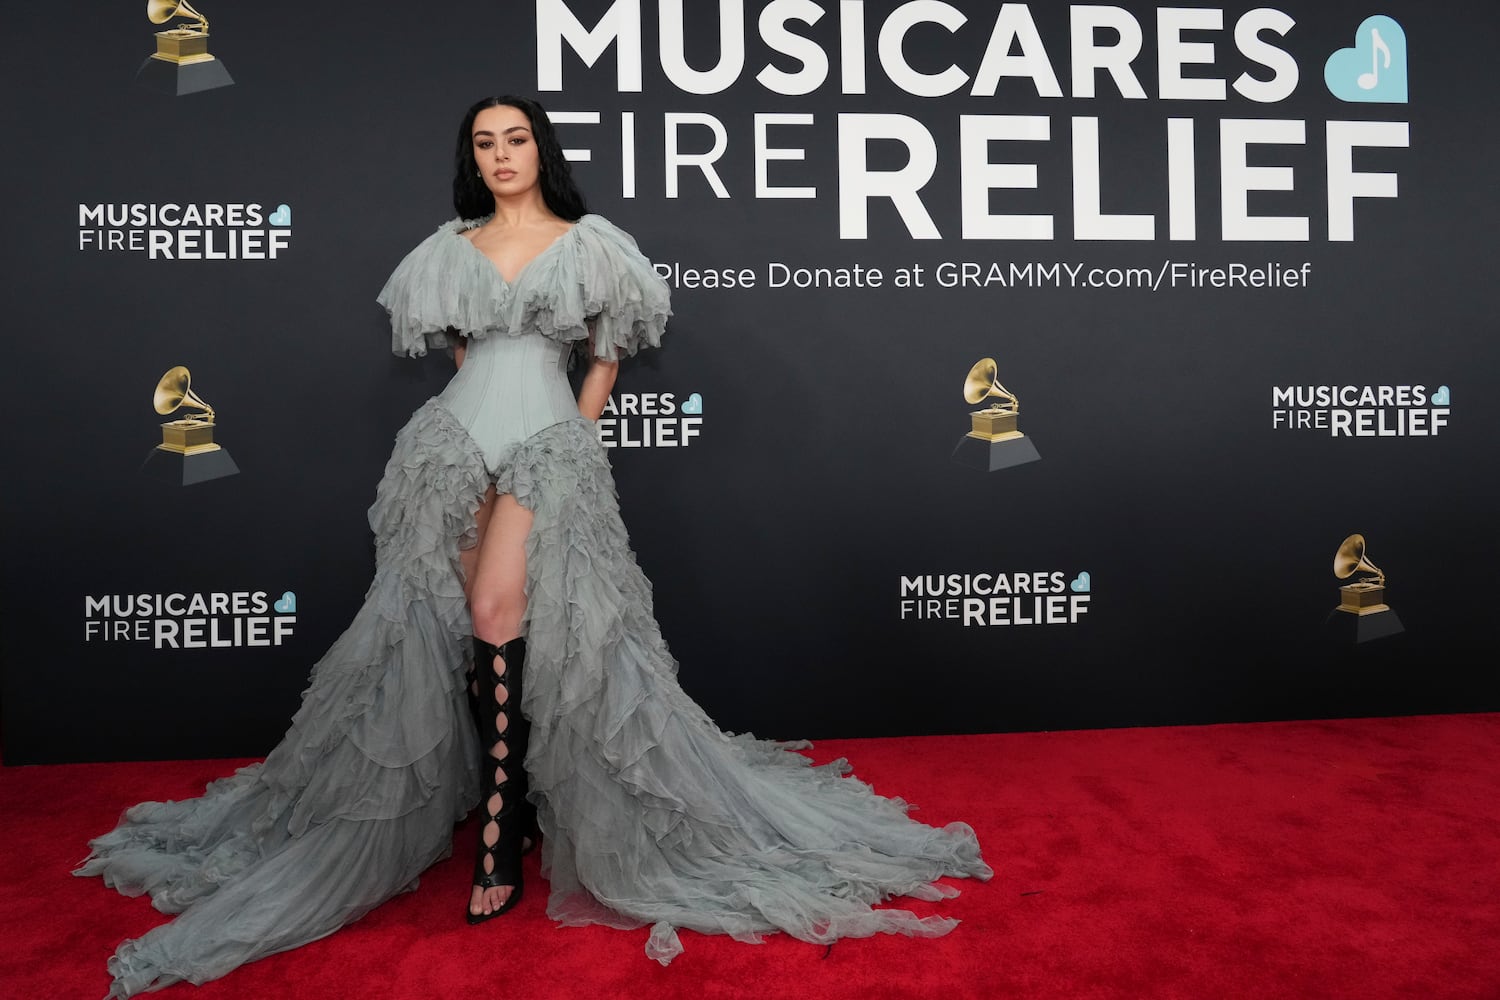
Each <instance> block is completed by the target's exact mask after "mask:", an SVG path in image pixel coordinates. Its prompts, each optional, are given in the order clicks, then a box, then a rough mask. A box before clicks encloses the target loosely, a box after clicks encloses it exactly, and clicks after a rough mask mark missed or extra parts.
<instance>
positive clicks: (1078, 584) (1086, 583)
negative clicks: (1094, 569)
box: [1068, 570, 1093, 594]
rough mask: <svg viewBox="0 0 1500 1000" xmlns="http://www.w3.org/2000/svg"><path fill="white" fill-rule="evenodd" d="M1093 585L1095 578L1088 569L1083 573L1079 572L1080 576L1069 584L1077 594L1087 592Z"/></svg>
mask: <svg viewBox="0 0 1500 1000" xmlns="http://www.w3.org/2000/svg"><path fill="white" fill-rule="evenodd" d="M1092 585H1093V578H1092V577H1090V576H1089V571H1088V570H1084V571H1083V572H1082V573H1079V574H1078V578H1077V579H1076V580H1074V581H1073V582H1072V583H1070V584H1068V586H1069V587H1070V588H1071V589H1072V591H1073V593H1075V594H1087V593H1088V592H1089V588H1090V587H1091V586H1092Z"/></svg>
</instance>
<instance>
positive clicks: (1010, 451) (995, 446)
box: [953, 434, 1042, 472]
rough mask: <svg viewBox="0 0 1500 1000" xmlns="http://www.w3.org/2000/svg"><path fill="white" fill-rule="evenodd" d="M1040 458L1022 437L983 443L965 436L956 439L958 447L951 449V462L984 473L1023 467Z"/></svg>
mask: <svg viewBox="0 0 1500 1000" xmlns="http://www.w3.org/2000/svg"><path fill="white" fill-rule="evenodd" d="M1041 457H1042V456H1041V455H1039V454H1037V450H1036V445H1034V444H1032V443H1031V438H1029V437H1026V436H1024V435H1021V436H1018V437H1013V438H1010V439H1008V440H1005V441H984V440H981V439H980V438H977V437H974V436H972V435H970V434H965V435H964V436H963V437H961V438H959V439H958V446H957V447H956V448H954V449H953V461H955V462H957V463H958V464H959V465H966V466H968V467H969V468H971V469H981V470H983V471H985V472H998V471H1000V470H1001V469H1009V468H1011V467H1012V466H1015V465H1025V464H1026V463H1027V462H1035V461H1038V460H1040V459H1041Z"/></svg>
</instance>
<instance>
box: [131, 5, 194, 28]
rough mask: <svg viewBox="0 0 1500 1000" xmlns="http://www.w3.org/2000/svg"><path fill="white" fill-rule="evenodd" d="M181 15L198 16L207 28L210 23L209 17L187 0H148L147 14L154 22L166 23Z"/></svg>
mask: <svg viewBox="0 0 1500 1000" xmlns="http://www.w3.org/2000/svg"><path fill="white" fill-rule="evenodd" d="M179 15H180V16H182V17H194V18H197V19H198V21H199V22H201V23H202V24H203V25H204V26H205V29H206V26H207V25H208V18H206V17H204V16H203V15H202V14H200V13H198V12H197V11H196V10H194V9H193V5H192V4H190V3H188V2H187V0H146V16H147V17H148V18H150V19H151V23H152V24H166V23H167V22H168V21H170V20H171V19H172V18H174V17H178V16H179Z"/></svg>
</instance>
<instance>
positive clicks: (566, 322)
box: [518, 215, 672, 361]
mask: <svg viewBox="0 0 1500 1000" xmlns="http://www.w3.org/2000/svg"><path fill="white" fill-rule="evenodd" d="M531 267H532V268H535V269H536V271H537V273H535V274H526V275H524V276H523V279H522V282H521V283H522V285H523V287H522V288H521V289H520V290H521V292H522V293H523V295H524V303H523V305H522V316H521V318H520V322H519V324H518V325H520V326H521V327H522V328H524V329H534V330H538V331H540V332H541V333H543V334H544V335H546V336H548V337H551V338H553V339H554V340H561V341H563V342H577V341H583V340H585V339H586V338H587V337H588V336H589V328H590V327H591V326H592V327H593V337H594V356H595V357H597V358H600V359H602V360H605V361H618V360H619V359H621V358H625V357H629V356H630V355H632V354H634V353H635V352H636V351H638V350H640V349H641V348H643V347H659V346H660V345H661V335H662V332H663V331H664V330H665V328H666V325H667V319H668V318H669V317H670V316H671V315H672V303H671V293H670V292H669V291H668V289H667V283H666V281H665V280H664V279H663V278H662V276H661V275H659V274H657V273H656V269H655V268H653V267H652V266H651V262H650V261H649V260H647V259H646V257H645V255H644V254H642V253H641V251H640V248H639V247H638V246H637V245H636V242H635V240H634V239H633V238H632V237H631V236H630V234H629V233H627V232H625V231H624V230H623V229H620V228H619V227H617V226H615V225H614V224H613V223H611V222H610V221H609V220H608V219H605V218H604V217H603V216H601V215H585V216H584V217H583V218H582V219H579V220H578V223H577V224H576V225H575V226H574V227H573V229H572V230H571V231H569V232H568V233H567V234H565V235H564V236H563V237H562V242H561V245H560V247H559V252H558V253H555V254H553V253H543V254H542V255H540V256H538V257H537V259H536V261H534V262H533V264H532V265H531Z"/></svg>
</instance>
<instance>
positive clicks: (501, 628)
mask: <svg viewBox="0 0 1500 1000" xmlns="http://www.w3.org/2000/svg"><path fill="white" fill-rule="evenodd" d="M525 613H526V596H525V594H523V593H521V592H519V591H517V592H515V593H511V592H508V591H495V590H492V589H489V588H485V587H482V586H481V587H478V588H476V589H475V591H474V593H473V594H472V595H471V596H470V602H469V614H470V616H471V617H472V618H473V620H474V634H475V635H476V636H478V637H479V638H481V639H483V640H484V641H485V642H489V643H494V644H495V645H499V644H500V643H503V642H509V641H510V640H512V639H514V638H516V637H517V636H519V635H520V634H521V618H522V616H523V615H525Z"/></svg>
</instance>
